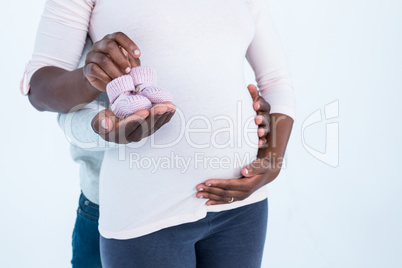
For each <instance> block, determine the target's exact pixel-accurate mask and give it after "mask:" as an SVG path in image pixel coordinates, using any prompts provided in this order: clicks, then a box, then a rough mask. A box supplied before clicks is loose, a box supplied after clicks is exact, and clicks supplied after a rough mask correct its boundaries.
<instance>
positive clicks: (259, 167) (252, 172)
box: [241, 158, 269, 178]
mask: <svg viewBox="0 0 402 268" xmlns="http://www.w3.org/2000/svg"><path fill="white" fill-rule="evenodd" d="M267 168H269V160H268V159H263V158H260V159H257V160H255V161H254V162H252V163H251V164H249V165H247V166H245V167H243V168H242V170H241V174H242V175H243V176H244V177H246V178H249V177H253V176H256V175H260V174H264V173H265V172H266V171H267Z"/></svg>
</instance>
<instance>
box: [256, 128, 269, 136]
mask: <svg viewBox="0 0 402 268" xmlns="http://www.w3.org/2000/svg"><path fill="white" fill-rule="evenodd" d="M268 132H269V128H268V127H267V126H264V127H259V128H258V130H257V133H258V137H260V138H262V137H266V136H267V135H268Z"/></svg>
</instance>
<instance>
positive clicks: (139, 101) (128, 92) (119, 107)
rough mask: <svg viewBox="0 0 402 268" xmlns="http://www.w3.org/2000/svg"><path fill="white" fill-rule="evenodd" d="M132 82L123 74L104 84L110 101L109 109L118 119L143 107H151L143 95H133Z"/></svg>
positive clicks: (133, 87)
mask: <svg viewBox="0 0 402 268" xmlns="http://www.w3.org/2000/svg"><path fill="white" fill-rule="evenodd" d="M134 90H135V86H134V82H133V79H132V78H131V76H129V75H123V76H120V77H118V78H116V79H113V80H112V81H111V82H110V83H108V84H107V86H106V93H107V95H108V97H109V101H110V103H111V105H110V109H111V110H112V112H113V113H114V114H115V115H116V116H117V117H119V118H120V119H123V118H126V117H127V116H129V115H131V114H133V113H135V112H137V111H139V110H143V109H146V110H148V109H151V107H152V104H151V102H150V101H149V100H148V99H147V98H146V97H144V96H141V95H138V94H137V95H134Z"/></svg>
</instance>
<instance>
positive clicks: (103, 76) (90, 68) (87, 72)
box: [83, 63, 112, 84]
mask: <svg viewBox="0 0 402 268" xmlns="http://www.w3.org/2000/svg"><path fill="white" fill-rule="evenodd" d="M83 72H84V76H85V77H86V78H87V79H88V81H89V82H90V83H95V82H96V80H97V79H99V80H100V81H102V82H103V83H105V84H107V83H109V82H110V81H112V79H111V78H110V76H109V75H107V73H105V71H103V69H102V68H101V67H99V66H98V65H97V64H95V63H88V64H86V65H85V66H84V68H83Z"/></svg>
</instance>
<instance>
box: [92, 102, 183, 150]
mask: <svg viewBox="0 0 402 268" xmlns="http://www.w3.org/2000/svg"><path fill="white" fill-rule="evenodd" d="M175 111H176V106H175V105H174V104H173V103H171V102H165V103H160V104H157V105H155V106H154V107H152V108H151V109H150V110H141V111H138V112H136V113H134V114H132V115H130V116H128V117H126V118H124V119H119V118H118V117H116V116H115V115H114V113H113V112H112V111H111V110H109V109H105V110H103V111H101V112H100V113H98V114H97V115H96V116H95V117H94V119H93V120H92V128H93V130H94V131H95V132H96V133H98V134H99V135H100V136H101V137H102V138H103V139H104V140H106V141H109V142H115V143H120V144H127V143H130V142H139V141H141V139H143V138H145V137H147V136H150V135H152V134H153V133H154V132H155V131H157V130H158V129H159V128H161V127H162V126H163V125H164V124H166V123H168V122H169V121H170V119H171V118H172V117H173V115H174V113H175Z"/></svg>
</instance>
